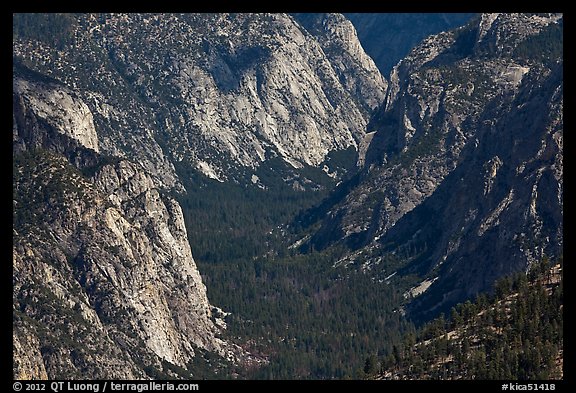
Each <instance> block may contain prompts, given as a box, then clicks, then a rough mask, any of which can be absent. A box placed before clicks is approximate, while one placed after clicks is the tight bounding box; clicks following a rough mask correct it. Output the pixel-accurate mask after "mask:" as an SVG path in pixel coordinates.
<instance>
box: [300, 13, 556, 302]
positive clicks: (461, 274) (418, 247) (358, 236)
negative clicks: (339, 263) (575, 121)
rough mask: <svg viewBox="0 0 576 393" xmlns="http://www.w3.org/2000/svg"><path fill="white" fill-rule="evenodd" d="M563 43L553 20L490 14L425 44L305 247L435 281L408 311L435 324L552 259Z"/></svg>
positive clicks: (402, 68) (396, 77) (399, 77)
mask: <svg viewBox="0 0 576 393" xmlns="http://www.w3.org/2000/svg"><path fill="white" fill-rule="evenodd" d="M561 39H562V19H561V15H555V14H552V15H528V14H499V15H482V16H481V17H479V18H477V19H476V20H475V21H473V22H471V23H470V24H469V25H467V26H465V27H463V28H461V29H458V30H455V31H453V32H447V33H441V34H439V35H436V36H432V37H430V38H428V39H426V40H424V41H423V42H422V44H421V45H420V46H418V47H417V48H416V49H415V50H414V51H412V52H411V54H410V55H409V56H407V58H406V59H404V60H403V61H402V62H401V63H400V64H399V65H398V66H397V67H395V69H394V71H393V73H392V76H391V80H390V88H389V90H388V93H387V98H386V103H385V108H383V110H382V111H381V112H379V113H378V114H376V116H374V118H373V119H372V121H371V122H370V124H369V126H368V131H373V130H375V131H376V132H375V133H374V134H369V135H373V136H372V139H371V142H370V145H369V147H368V148H366V149H365V151H366V152H365V154H362V155H361V156H360V159H359V161H360V162H361V163H363V165H364V171H363V173H362V174H361V175H360V176H359V179H355V181H356V182H358V183H359V184H358V185H357V186H355V187H352V190H351V191H350V192H349V193H347V194H346V195H343V196H342V198H341V199H342V201H341V202H340V203H338V204H336V205H334V206H333V207H332V208H331V209H329V213H328V217H327V218H326V219H325V220H324V222H323V224H322V225H321V227H320V229H319V230H318V231H317V232H316V233H315V234H314V236H313V237H312V238H311V243H312V244H313V245H314V246H315V247H316V248H322V247H326V246H328V245H330V244H332V243H333V242H335V241H339V240H341V239H343V240H344V241H346V242H347V243H348V245H349V246H351V247H352V248H353V249H356V250H358V251H357V252H355V253H353V254H352V255H351V256H350V257H348V258H346V259H345V261H346V262H352V261H355V260H357V259H358V258H360V259H362V260H363V261H364V263H365V266H366V267H372V268H374V267H375V266H376V265H377V264H378V263H380V262H381V261H382V258H381V257H382V255H383V254H391V255H395V256H396V257H398V258H402V259H403V260H405V261H408V262H409V263H408V264H407V265H406V266H405V269H403V270H401V272H403V273H416V274H417V275H420V276H421V277H422V276H427V277H429V278H431V279H434V278H437V277H439V278H438V279H437V280H435V281H434V284H433V285H431V286H430V287H429V288H430V289H429V291H428V292H426V295H425V296H424V297H422V300H420V299H419V300H418V301H417V302H415V303H414V304H415V309H418V310H419V311H423V310H426V309H429V310H431V312H432V313H434V312H438V310H439V308H436V307H444V306H445V305H447V304H450V303H453V302H454V301H457V300H461V299H464V298H466V297H468V296H470V295H472V294H474V293H477V292H478V291H480V290H486V289H489V287H490V285H491V283H492V282H493V281H494V279H495V278H497V277H499V276H500V275H502V274H507V273H510V272H513V271H518V270H520V269H524V268H526V266H527V265H528V264H530V263H532V262H534V261H535V260H537V259H538V258H540V257H541V256H542V255H543V254H548V255H559V254H560V253H561V250H562V211H563V208H562V205H563V203H562V188H563V186H562V184H563V182H562V175H561V174H562V71H561V68H562V49H561V48H562V44H561ZM361 152H364V149H362V150H361ZM544 157H546V158H544ZM482 250H483V251H482ZM343 262H344V261H343ZM384 269H385V268H384ZM391 273H394V272H393V271H389V272H386V273H385V275H386V276H388V275H389V274H391ZM432 298H434V300H431V299H432Z"/></svg>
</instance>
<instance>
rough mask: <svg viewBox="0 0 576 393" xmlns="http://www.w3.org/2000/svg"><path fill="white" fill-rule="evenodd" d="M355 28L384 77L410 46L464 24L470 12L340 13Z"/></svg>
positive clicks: (406, 52)
mask: <svg viewBox="0 0 576 393" xmlns="http://www.w3.org/2000/svg"><path fill="white" fill-rule="evenodd" d="M344 15H345V16H346V17H347V18H348V19H349V20H350V21H351V22H352V23H353V24H354V27H355V28H356V30H357V31H358V38H359V39H360V42H361V43H362V46H363V47H364V49H365V50H366V53H368V55H370V57H372V58H373V59H374V62H375V63H376V65H377V66H378V68H379V69H380V72H381V73H382V74H384V75H385V76H386V77H388V75H389V74H390V71H391V70H392V68H393V67H394V66H395V65H396V64H397V63H398V62H399V61H400V60H402V59H403V58H404V57H405V56H406V55H408V53H409V52H410V50H412V48H414V47H415V46H416V45H418V44H419V43H420V41H422V40H423V39H424V38H426V37H428V36H429V35H431V34H438V33H440V32H442V31H448V30H451V29H454V28H457V27H459V26H462V25H464V24H466V23H467V22H468V21H469V20H470V18H472V17H473V14H459V13H438V14H437V13H424V14H422V13H407V14H406V13H360V14H344Z"/></svg>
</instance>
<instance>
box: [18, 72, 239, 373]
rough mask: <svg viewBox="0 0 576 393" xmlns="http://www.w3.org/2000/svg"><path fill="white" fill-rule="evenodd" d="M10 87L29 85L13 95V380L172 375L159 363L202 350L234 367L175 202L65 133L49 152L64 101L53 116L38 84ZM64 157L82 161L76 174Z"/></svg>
mask: <svg viewBox="0 0 576 393" xmlns="http://www.w3.org/2000/svg"><path fill="white" fill-rule="evenodd" d="M15 85H16V86H22V85H24V86H27V89H20V88H15V89H14V103H15V104H14V118H15V125H14V139H15V141H19V142H20V143H15V144H14V154H15V164H14V183H13V189H14V201H13V209H14V229H13V241H14V245H13V267H14V280H13V296H14V314H13V315H14V344H13V345H14V359H15V360H14V376H15V378H22V379H28V378H46V377H48V378H60V379H61V378H66V379H68V378H86V377H87V376H90V377H91V378H114V379H115V378H144V377H157V376H158V375H167V376H178V375H174V374H170V372H169V371H168V370H166V368H165V367H164V366H165V364H170V363H171V364H174V365H177V366H180V367H183V368H186V367H187V366H188V364H189V363H190V361H191V360H192V358H193V357H194V356H195V352H196V350H197V349H201V350H205V351H209V352H213V353H216V354H218V355H220V356H222V357H224V358H227V359H229V360H232V361H237V360H238V359H239V357H241V356H243V352H242V351H241V350H240V349H239V348H237V347H234V346H233V345H230V344H228V343H227V342H225V341H223V340H221V339H219V338H218V337H217V336H218V334H219V332H220V329H221V327H220V326H225V325H224V324H223V323H222V321H219V320H217V318H216V316H215V315H213V314H212V310H213V307H212V306H211V305H210V304H209V302H208V299H207V296H206V288H205V286H204V284H203V282H202V280H201V277H200V274H199V272H198V270H197V268H196V265H195V262H194V260H193V258H192V254H191V251H190V246H189V244H188V239H187V235H186V229H185V226H184V220H183V215H182V211H181V209H180V206H179V205H178V203H177V202H176V201H175V200H174V199H172V198H170V197H168V196H166V195H164V194H163V192H162V191H161V190H160V189H159V188H158V187H157V185H156V184H155V182H154V179H153V178H152V177H151V176H150V175H148V174H147V173H146V171H145V170H144V168H143V167H142V166H141V165H139V164H134V163H131V162H129V161H126V160H122V159H118V158H110V157H109V158H105V157H101V156H99V155H98V154H97V153H95V152H94V150H93V149H88V148H86V147H85V146H84V143H83V142H84V139H83V138H82V137H78V134H77V133H76V134H73V135H67V134H66V133H64V132H62V130H60V132H58V133H57V134H58V135H62V138H63V139H66V138H68V139H71V138H75V139H74V140H72V141H68V143H64V142H62V141H61V143H58V144H55V143H54V141H53V139H51V138H50V136H53V135H52V133H53V132H54V131H53V130H54V129H59V128H58V127H59V125H61V124H65V123H66V121H67V120H68V119H69V117H67V116H68V114H69V108H70V107H67V108H66V109H62V108H63V107H64V104H65V103H66V101H63V102H64V104H63V103H60V105H62V106H57V105H56V106H53V105H52V104H53V102H52V101H51V99H50V98H49V97H50V94H52V93H53V91H54V87H53V86H50V85H46V84H44V83H39V82H37V81H34V82H33V81H26V80H23V79H21V78H19V77H15ZM31 86H33V87H31ZM30 96H32V97H37V98H38V100H40V99H42V98H44V100H43V101H41V102H39V101H36V100H33V99H29V97H30ZM71 105H72V108H82V106H81V104H71ZM38 108H47V109H44V110H39V109H38ZM47 114H50V116H48V115H47ZM92 130H93V128H92ZM90 135H91V136H92V137H94V138H95V137H96V135H95V134H90ZM32 141H35V142H34V143H31V142H32ZM43 141H44V142H45V143H43ZM81 142H82V143H81ZM62 149H63V150H64V151H61V150H62ZM66 156H83V157H85V158H84V159H79V160H77V162H79V163H82V165H80V166H79V168H80V170H79V169H78V168H77V167H75V166H73V165H72V164H71V163H70V161H68V160H67V159H66V158H65V157H66ZM166 362H168V363H166ZM162 373H164V374H162Z"/></svg>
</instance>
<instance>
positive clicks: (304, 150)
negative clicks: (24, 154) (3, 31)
mask: <svg viewBox="0 0 576 393" xmlns="http://www.w3.org/2000/svg"><path fill="white" fill-rule="evenodd" d="M325 21H326V23H325V26H326V31H325V33H324V34H323V35H322V37H324V38H325V41H326V42H327V40H328V39H330V40H331V41H333V42H334V44H333V45H334V47H333V49H332V54H331V55H329V54H327V53H325V52H324V50H323V49H324V48H323V46H322V43H321V42H322V39H321V38H320V39H319V38H318V37H317V36H315V35H313V34H310V33H309V32H308V31H307V30H306V29H304V28H303V27H302V26H301V25H299V24H298V23H297V22H296V21H294V19H293V18H292V17H290V16H288V15H283V14H273V15H267V14H235V15H228V14H217V15H208V14H201V15H194V14H192V15H190V14H188V15H176V14H174V15H170V14H162V15H149V14H129V15H122V14H119V15H116V14H115V15H98V16H96V15H81V16H79V17H78V18H77V19H75V20H74V21H73V22H74V23H72V24H71V26H70V31H72V33H70V34H71V38H70V40H72V41H73V42H74V46H72V45H64V46H63V47H62V48H57V47H55V46H54V45H48V44H47V43H45V42H42V41H41V40H32V39H28V38H26V37H21V38H20V37H19V38H17V39H16V41H15V43H14V53H15V55H16V56H18V57H19V58H21V59H22V60H23V61H24V62H26V63H27V64H28V66H30V67H33V68H34V69H36V70H38V71H41V72H43V73H45V74H48V75H51V76H52V77H55V78H57V79H59V80H61V81H63V82H64V83H65V84H66V85H68V86H72V87H76V88H78V90H79V94H81V95H82V98H83V99H84V101H85V102H86V104H87V105H88V107H89V108H90V109H91V111H92V113H93V115H94V121H95V123H96V124H97V125H98V127H99V129H101V130H102V137H101V138H100V149H101V150H102V151H103V152H105V153H106V154H113V155H117V156H124V157H130V156H138V157H139V159H140V160H141V162H142V163H143V164H144V166H145V168H146V169H147V170H148V171H149V172H150V173H152V174H153V175H154V176H156V177H157V178H158V179H159V180H161V181H162V182H163V184H165V185H166V186H168V187H178V181H177V180H176V174H175V170H174V167H173V165H174V164H175V163H177V164H178V165H187V166H192V167H195V168H197V169H198V170H199V171H201V172H203V173H204V174H205V175H207V176H209V177H212V178H216V179H219V180H225V179H226V178H228V177H230V176H232V177H235V176H236V175H237V172H242V171H249V170H251V169H252V168H255V167H257V166H259V165H260V164H261V163H262V162H263V161H265V160H266V159H267V158H270V157H275V156H280V157H282V158H283V159H284V160H285V161H286V162H288V163H289V164H290V165H292V166H293V167H301V166H302V165H306V164H307V165H314V166H317V165H320V164H321V163H322V161H323V160H324V159H325V158H326V155H327V154H328V153H329V152H330V151H333V150H343V149H346V148H349V147H356V146H357V144H358V142H359V141H360V140H361V139H362V137H363V133H364V129H365V125H366V122H367V120H368V117H369V114H370V111H371V110H372V109H374V108H375V107H376V106H377V104H378V103H379V102H381V100H382V97H383V96H384V92H385V89H386V82H385V80H384V79H383V78H382V76H381V75H380V74H379V72H378V70H377V69H376V67H375V66H374V65H373V63H372V62H371V61H370V59H369V58H368V57H367V56H366V55H365V54H364V52H363V50H362V48H361V47H360V45H359V43H358V42H357V38H356V35H355V32H354V29H353V27H352V26H351V24H350V23H349V22H348V21H346V20H345V19H344V18H343V17H341V16H335V15H332V16H326V17H325ZM336 38H337V39H336ZM88 76H89V77H88Z"/></svg>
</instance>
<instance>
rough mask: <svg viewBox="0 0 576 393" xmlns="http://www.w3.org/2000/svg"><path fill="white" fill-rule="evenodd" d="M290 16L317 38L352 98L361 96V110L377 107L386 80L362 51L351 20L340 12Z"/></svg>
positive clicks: (366, 110) (369, 110) (384, 89)
mask: <svg viewBox="0 0 576 393" xmlns="http://www.w3.org/2000/svg"><path fill="white" fill-rule="evenodd" d="M294 18H295V19H296V21H297V22H298V23H300V24H301V25H302V26H304V27H305V28H306V30H308V31H309V32H310V33H311V34H312V35H314V36H315V37H316V38H317V40H318V42H319V44H320V45H321V47H322V50H323V51H324V53H325V54H326V56H327V58H328V59H329V60H330V63H331V64H332V67H333V68H334V70H335V72H336V76H337V77H338V79H339V81H340V83H341V84H342V86H343V87H344V88H345V90H346V91H348V92H349V93H351V95H352V97H361V98H362V101H359V104H360V106H361V107H362V108H363V109H364V111H365V112H366V113H370V112H372V111H373V110H374V109H375V108H377V107H378V106H379V105H380V104H381V103H382V100H383V98H384V93H385V91H386V88H387V82H386V80H385V79H384V78H383V77H382V75H381V74H380V72H379V71H378V68H377V67H376V64H374V60H372V58H371V57H370V56H368V55H367V54H366V52H364V49H363V48H362V45H361V44H360V41H359V40H358V36H357V34H356V30H355V29H354V26H353V25H352V23H351V22H350V21H349V20H347V19H346V18H345V17H344V16H343V15H341V14H295V15H294Z"/></svg>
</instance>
